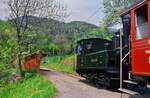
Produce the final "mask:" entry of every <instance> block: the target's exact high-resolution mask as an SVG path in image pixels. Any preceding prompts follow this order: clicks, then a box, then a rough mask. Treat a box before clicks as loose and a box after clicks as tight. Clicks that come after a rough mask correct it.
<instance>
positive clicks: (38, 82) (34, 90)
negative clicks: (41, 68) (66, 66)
mask: <svg viewBox="0 0 150 98" xmlns="http://www.w3.org/2000/svg"><path fill="white" fill-rule="evenodd" d="M28 76H29V75H27V77H28ZM56 95H57V90H56V88H55V87H54V85H53V84H52V83H51V82H49V81H48V80H46V79H45V78H44V77H43V76H41V75H33V76H32V77H30V78H25V79H23V80H21V81H16V82H15V83H13V84H9V85H5V86H3V87H0V98H54V97H55V96H56Z"/></svg>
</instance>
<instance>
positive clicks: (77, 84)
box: [42, 71, 129, 98]
mask: <svg viewBox="0 0 150 98" xmlns="http://www.w3.org/2000/svg"><path fill="white" fill-rule="evenodd" d="M42 74H43V75H44V76H46V78H47V79H49V80H50V81H52V82H53V83H54V84H55V86H56V88H57V89H58V91H59V95H58V96H57V98H129V95H127V94H120V93H118V92H112V91H109V90H104V89H98V88H96V87H94V86H91V85H89V84H88V83H85V82H83V81H84V78H81V77H78V76H72V75H68V74H64V73H58V72H54V71H42Z"/></svg>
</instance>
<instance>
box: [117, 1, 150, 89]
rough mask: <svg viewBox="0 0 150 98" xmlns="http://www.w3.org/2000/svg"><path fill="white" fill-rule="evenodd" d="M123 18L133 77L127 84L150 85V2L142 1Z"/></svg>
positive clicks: (124, 14)
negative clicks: (142, 83) (143, 83)
mask: <svg viewBox="0 0 150 98" xmlns="http://www.w3.org/2000/svg"><path fill="white" fill-rule="evenodd" d="M121 17H122V20H123V33H124V37H125V38H124V39H125V41H124V43H125V44H126V42H128V43H129V49H128V50H129V54H130V55H129V58H130V66H131V69H130V70H131V74H130V75H132V77H129V79H128V80H127V81H126V82H127V83H133V84H136V83H135V82H132V81H133V80H134V81H141V80H142V81H144V82H145V83H150V0H140V1H139V2H137V3H136V4H135V5H134V6H133V7H131V8H129V9H127V10H125V11H123V13H122V14H121ZM124 43H123V45H125V44H124ZM122 70H123V69H122ZM133 77H134V78H133ZM121 79H122V78H121ZM130 80H132V81H130ZM121 81H122V80H120V82H121ZM123 81H124V80H123ZM137 84H138V83H137ZM121 85H122V84H120V86H121ZM121 87H122V86H121Z"/></svg>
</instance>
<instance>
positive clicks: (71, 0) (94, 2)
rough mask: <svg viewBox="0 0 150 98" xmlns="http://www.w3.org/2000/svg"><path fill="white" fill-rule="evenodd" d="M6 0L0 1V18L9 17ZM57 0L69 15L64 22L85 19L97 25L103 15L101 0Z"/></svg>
mask: <svg viewBox="0 0 150 98" xmlns="http://www.w3.org/2000/svg"><path fill="white" fill-rule="evenodd" d="M7 1H8V0H1V2H0V19H7V18H8V17H9V10H8V6H7ZM59 1H60V2H62V3H63V4H65V5H66V6H67V12H68V14H69V17H67V18H66V22H71V21H86V22H88V23H91V24H95V25H99V23H100V20H102V18H103V17H104V13H103V10H104V9H103V4H102V1H103V0H59ZM93 13H96V14H93ZM91 16H92V17H91ZM89 17H90V18H89Z"/></svg>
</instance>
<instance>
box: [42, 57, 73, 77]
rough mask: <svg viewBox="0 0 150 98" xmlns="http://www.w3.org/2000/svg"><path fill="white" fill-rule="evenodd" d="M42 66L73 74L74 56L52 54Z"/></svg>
mask: <svg viewBox="0 0 150 98" xmlns="http://www.w3.org/2000/svg"><path fill="white" fill-rule="evenodd" d="M47 59H48V60H46V62H45V63H43V64H42V67H46V68H49V69H52V70H56V71H60V72H65V73H70V74H75V56H74V55H65V56H52V57H48V58H47Z"/></svg>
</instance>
